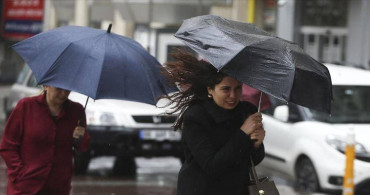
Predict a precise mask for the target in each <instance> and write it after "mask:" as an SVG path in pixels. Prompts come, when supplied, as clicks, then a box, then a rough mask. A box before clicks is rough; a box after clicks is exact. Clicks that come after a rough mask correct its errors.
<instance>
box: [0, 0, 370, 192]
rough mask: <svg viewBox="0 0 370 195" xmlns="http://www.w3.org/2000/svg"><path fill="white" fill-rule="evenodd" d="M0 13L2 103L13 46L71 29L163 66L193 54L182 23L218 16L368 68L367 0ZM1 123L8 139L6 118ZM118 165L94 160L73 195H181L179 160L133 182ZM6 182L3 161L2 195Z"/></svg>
mask: <svg viewBox="0 0 370 195" xmlns="http://www.w3.org/2000/svg"><path fill="white" fill-rule="evenodd" d="M0 12H1V14H0V21H1V31H0V98H1V100H2V99H5V98H4V97H6V96H7V95H8V94H9V93H10V91H11V90H12V89H11V86H12V84H13V83H15V82H16V81H17V78H18V75H19V73H20V72H21V70H22V69H23V68H24V63H23V60H22V58H21V57H20V56H18V55H17V54H16V53H15V51H14V50H12V49H11V48H10V47H11V45H13V44H15V43H17V42H18V41H21V40H24V39H26V38H28V37H31V36H33V35H36V34H38V33H40V32H43V31H47V30H50V29H54V28H56V27H60V26H65V25H79V26H89V27H93V28H98V29H104V30H105V29H107V27H108V25H109V24H113V27H112V30H111V32H113V33H116V34H120V35H123V36H126V37H129V38H132V39H134V40H136V41H138V42H139V43H140V44H141V45H142V46H143V47H144V48H146V49H147V50H148V51H149V52H150V54H152V55H153V56H154V57H155V58H157V59H158V61H159V62H160V63H162V64H164V63H165V62H166V61H169V60H171V57H170V56H169V53H170V52H171V51H173V49H175V48H183V49H186V50H189V51H190V49H188V48H187V47H186V46H185V45H184V44H183V43H181V42H180V41H179V40H178V39H176V38H175V37H174V36H173V34H174V33H175V32H176V31H177V29H178V28H179V27H180V25H181V23H182V22H183V20H184V19H187V18H190V17H194V16H198V15H205V14H214V15H219V16H222V17H225V18H228V19H232V20H237V21H241V22H251V23H254V24H255V25H257V26H258V27H260V28H262V29H264V30H265V31H267V32H270V33H271V34H274V35H276V36H279V37H281V38H284V39H287V40H290V41H293V42H296V43H297V44H298V45H299V46H300V47H302V48H303V49H304V50H305V51H306V52H307V53H308V54H310V55H311V56H312V57H313V58H315V59H316V60H318V61H319V62H322V63H331V64H339V65H341V66H346V67H347V66H348V67H356V68H358V69H364V70H368V69H369V68H370V1H369V0H2V1H1V3H0ZM33 82H34V81H33ZM367 101H368V100H367ZM1 106H3V105H1ZM1 106H0V108H1ZM3 110H4V108H1V112H2V111H3ZM0 120H1V122H0V132H1V133H2V130H3V126H4V123H5V121H6V113H0ZM1 133H0V136H1ZM174 156H175V155H174ZM114 160H115V157H104V155H102V156H101V157H99V158H91V159H90V164H89V165H88V167H87V168H88V170H87V171H86V173H85V174H83V175H78V176H75V177H74V180H73V190H72V194H74V195H77V194H171V195H172V194H176V182H177V181H176V179H177V172H178V170H179V169H180V167H181V157H178V156H175V157H173V156H166V157H154V158H145V157H137V158H136V159H135V163H136V166H137V170H136V172H137V174H136V175H135V176H134V177H132V176H130V177H126V176H116V175H115V176H112V172H111V171H110V170H111V168H112V166H113V164H114V163H113V162H114ZM367 166H368V165H367ZM260 171H261V172H263V173H264V174H266V175H269V176H270V177H272V178H273V179H274V180H275V182H276V183H277V184H278V188H279V190H280V192H281V194H284V195H289V194H292V195H294V194H300V193H303V194H305V193H306V194H307V193H309V194H310V192H297V191H296V190H295V189H294V185H295V181H294V179H291V178H290V177H286V176H284V174H281V173H279V172H274V171H270V170H268V169H261V170H260ZM6 180H7V179H6V173H5V164H4V162H3V161H2V160H1V159H0V195H1V194H5V188H6ZM339 183H340V182H339ZM325 193H329V192H325ZM334 193H335V192H334Z"/></svg>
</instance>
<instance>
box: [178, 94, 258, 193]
mask: <svg viewBox="0 0 370 195" xmlns="http://www.w3.org/2000/svg"><path fill="white" fill-rule="evenodd" d="M255 112H257V108H256V107H255V106H254V105H252V104H251V103H249V102H240V103H239V104H238V105H237V107H236V108H234V109H233V110H226V109H223V108H221V107H219V106H217V105H216V104H215V103H214V102H213V101H212V100H207V101H204V102H201V103H198V104H196V105H193V106H190V107H189V108H188V109H187V110H186V111H185V113H184V122H183V130H182V142H183V144H184V150H185V151H184V152H185V162H184V164H183V165H182V167H181V170H180V172H179V176H178V183H177V194H178V195H248V191H247V186H248V184H249V183H250V179H249V168H250V158H249V157H250V155H252V157H253V161H254V163H255V165H257V164H258V163H260V162H261V161H262V160H263V158H264V156H265V150H264V146H263V144H261V146H260V147H259V148H258V149H255V148H254V147H253V141H252V140H251V139H250V137H249V136H248V135H246V134H245V133H244V132H243V131H242V130H241V129H240V127H241V125H242V124H243V122H244V120H245V119H246V118H247V117H248V116H249V115H251V114H253V113H255Z"/></svg>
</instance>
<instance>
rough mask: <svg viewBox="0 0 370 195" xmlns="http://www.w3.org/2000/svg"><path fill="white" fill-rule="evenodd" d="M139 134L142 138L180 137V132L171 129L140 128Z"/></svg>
mask: <svg viewBox="0 0 370 195" xmlns="http://www.w3.org/2000/svg"><path fill="white" fill-rule="evenodd" d="M139 136H140V139H142V140H156V141H164V140H170V141H178V140H180V139H181V134H180V133H179V132H176V131H172V130H169V131H167V130H141V131H140V135H139Z"/></svg>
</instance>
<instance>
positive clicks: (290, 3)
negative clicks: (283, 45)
mask: <svg viewBox="0 0 370 195" xmlns="http://www.w3.org/2000/svg"><path fill="white" fill-rule="evenodd" d="M294 7H295V0H278V10H277V14H278V16H277V24H276V28H277V29H276V35H277V36H278V37H281V38H283V39H286V40H289V41H294V40H293V39H294Z"/></svg>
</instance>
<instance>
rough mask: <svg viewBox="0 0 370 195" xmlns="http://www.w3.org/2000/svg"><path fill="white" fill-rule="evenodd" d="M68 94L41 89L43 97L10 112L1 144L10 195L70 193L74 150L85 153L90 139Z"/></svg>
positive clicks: (81, 114)
mask: <svg viewBox="0 0 370 195" xmlns="http://www.w3.org/2000/svg"><path fill="white" fill-rule="evenodd" d="M69 93H70V91H68V90H64V89H60V88H56V87H52V86H44V91H43V93H42V94H41V95H39V96H34V97H26V98H23V99H22V100H20V101H19V102H18V104H17V106H16V107H15V109H14V110H13V111H12V113H11V115H10V117H9V119H8V121H7V123H6V125H5V130H4V134H3V137H2V141H1V144H0V155H1V156H2V158H3V159H4V161H5V163H6V165H7V173H8V186H7V194H8V195H18V194H19V195H20V194H29V195H68V194H70V190H71V178H72V172H73V170H72V169H73V166H72V159H73V153H74V151H73V150H72V148H77V150H80V151H86V150H87V149H88V146H89V142H90V136H89V135H88V133H87V132H86V131H85V128H86V120H85V118H86V117H85V112H84V109H83V107H82V105H80V104H78V103H75V102H72V101H70V100H69V99H68V96H69ZM78 124H79V125H78ZM73 138H76V139H80V140H79V142H74V141H73Z"/></svg>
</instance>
